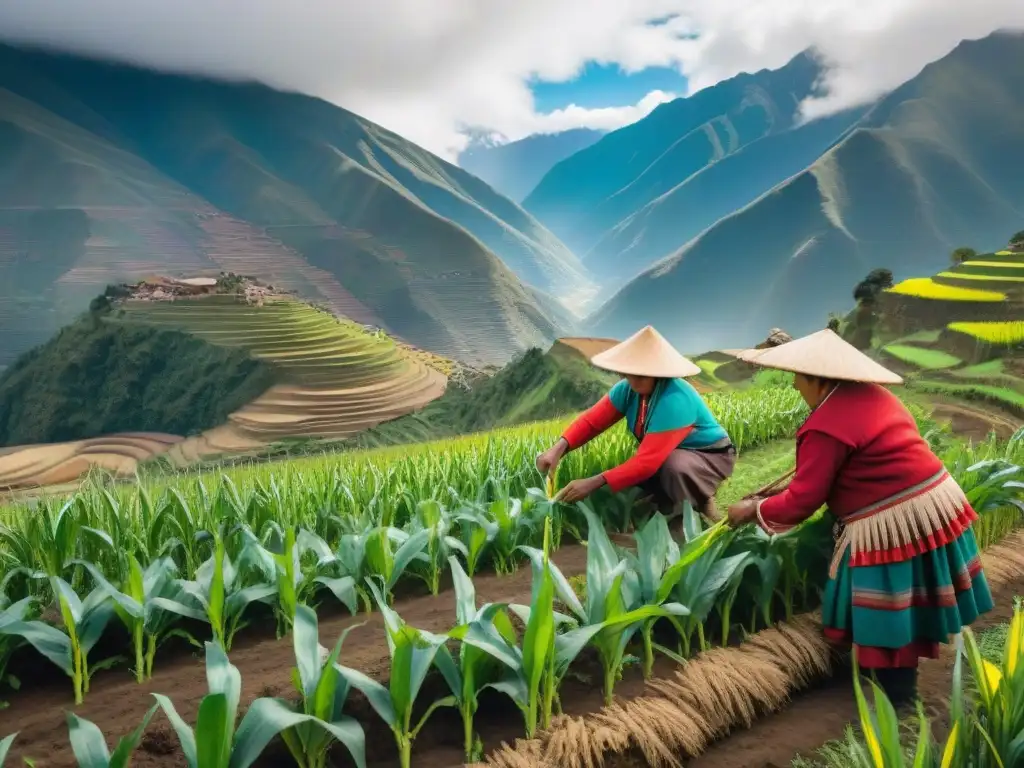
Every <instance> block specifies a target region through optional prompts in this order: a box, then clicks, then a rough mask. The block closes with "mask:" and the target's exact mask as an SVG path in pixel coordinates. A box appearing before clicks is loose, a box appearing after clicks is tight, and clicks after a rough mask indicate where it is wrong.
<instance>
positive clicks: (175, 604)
mask: <svg viewBox="0 0 1024 768" xmlns="http://www.w3.org/2000/svg"><path fill="white" fill-rule="evenodd" d="M81 565H82V566H83V567H85V569H86V570H87V571H88V572H89V573H90V574H91V575H92V577H93V579H94V580H95V581H96V584H97V585H98V586H100V587H103V588H104V589H106V590H107V592H108V593H109V594H110V596H111V599H112V600H113V602H114V611H115V612H116V613H117V616H118V618H119V619H120V620H121V623H122V624H124V626H125V629H127V630H128V633H129V634H130V635H131V638H132V647H133V650H134V652H135V679H136V680H137V681H138V682H140V683H141V682H143V681H145V680H148V679H150V678H151V677H152V676H153V661H154V659H155V657H156V650H157V648H158V647H159V646H160V645H161V644H162V643H163V641H164V640H166V639H167V638H168V637H171V636H172V635H174V634H182V635H185V633H184V632H180V631H178V630H175V629H174V628H173V623H174V620H175V616H176V615H177V616H184V617H186V618H190V619H196V620H197V621H207V620H208V619H207V617H206V614H205V613H203V612H202V611H200V610H199V609H197V608H192V607H190V606H188V605H186V604H185V603H184V602H182V601H183V599H185V597H184V591H183V589H182V587H181V585H180V584H179V583H178V581H177V580H176V579H175V578H174V574H175V571H176V566H175V564H174V561H173V560H171V559H170V558H169V557H161V558H158V559H157V560H154V561H153V562H151V563H150V564H149V565H148V566H146V569H145V571H143V569H142V566H141V565H140V564H139V561H138V560H137V559H136V558H135V556H134V555H128V578H127V580H126V581H125V583H124V585H123V587H122V588H123V589H124V591H123V592H122V591H121V590H119V589H117V588H116V587H114V586H113V585H112V584H111V583H110V582H109V581H107V579H106V577H105V576H104V575H103V574H102V573H100V571H99V569H98V568H96V566H94V565H93V564H92V563H88V562H84V561H82V562H81ZM186 636H187V635H186Z"/></svg>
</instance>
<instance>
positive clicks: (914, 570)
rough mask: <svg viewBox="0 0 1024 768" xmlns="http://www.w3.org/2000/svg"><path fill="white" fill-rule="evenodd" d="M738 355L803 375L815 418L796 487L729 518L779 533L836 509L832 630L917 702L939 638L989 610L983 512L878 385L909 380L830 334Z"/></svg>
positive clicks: (893, 690)
mask: <svg viewBox="0 0 1024 768" xmlns="http://www.w3.org/2000/svg"><path fill="white" fill-rule="evenodd" d="M737 356H738V357H739V358H740V359H742V360H745V361H746V362H749V363H753V364H755V365H757V366H760V367H764V368H775V369H777V370H783V371H791V372H793V373H795V374H796V377H795V382H794V384H795V386H796V389H797V390H798V391H799V392H800V394H801V395H803V398H804V400H806V401H807V403H808V405H810V406H811V415H810V416H809V417H808V418H807V421H806V422H804V424H803V426H802V427H801V428H800V429H799V430H798V431H797V435H796V446H797V447H796V451H797V453H796V464H797V469H796V474H795V476H794V477H793V479H792V480H791V481H790V483H789V486H788V487H787V488H785V489H783V490H781V491H778V492H776V493H775V495H773V496H771V497H769V498H758V499H751V500H747V501H741V502H740V503H738V504H735V505H733V506H732V507H730V509H729V520H730V522H731V523H732V524H734V525H740V524H743V523H750V522H756V523H757V524H758V525H760V526H761V528H762V529H764V530H765V531H766V532H768V533H780V532H782V531H785V530H787V529H788V528H792V527H793V526H795V525H797V524H799V523H800V522H802V521H804V520H806V519H807V518H808V517H810V516H811V515H813V514H814V513H815V512H816V511H817V510H818V509H819V508H820V507H822V506H823V505H826V504H827V505H828V509H829V511H830V512H831V513H832V515H834V516H835V518H836V521H837V525H836V528H837V537H836V549H835V555H834V557H833V560H832V566H831V569H830V573H829V579H828V582H827V584H826V587H825V596H824V605H823V608H822V620H823V623H824V625H825V635H826V637H828V638H829V639H830V640H832V641H833V642H835V643H838V644H843V645H845V644H848V643H852V645H853V647H854V649H855V653H856V657H857V662H858V664H859V665H860V666H861V667H863V668H865V669H867V670H870V671H873V672H874V673H875V676H876V678H877V680H878V682H879V684H880V685H881V686H882V687H883V689H884V690H885V691H886V693H887V694H888V696H889V698H890V699H891V700H892V703H893V704H894V705H895V706H898V707H904V706H907V705H910V704H912V703H913V702H914V701H915V700H916V698H917V666H918V660H919V659H921V658H932V659H934V658H936V657H937V656H938V651H939V644H940V643H947V642H949V640H950V638H951V637H952V636H954V635H956V634H958V633H959V632H960V630H961V629H962V627H964V626H965V625H967V624H971V623H972V622H973V621H974V620H975V619H977V618H978V616H979V615H981V614H983V613H986V612H988V611H990V610H991V609H992V595H991V593H990V592H989V588H988V583H987V581H986V580H985V574H984V573H983V571H982V568H981V559H980V558H979V556H978V546H977V543H976V542H975V539H974V533H973V531H972V530H971V523H972V522H973V521H974V520H976V519H977V517H978V516H977V514H976V513H975V512H974V510H973V509H972V508H971V505H970V504H969V503H968V501H967V498H966V497H965V496H964V493H963V491H962V490H961V489H960V486H959V485H957V482H956V480H954V479H953V478H952V477H951V476H950V474H949V473H948V472H947V471H946V468H945V467H944V466H943V464H942V462H941V461H940V460H939V459H938V457H937V456H935V454H934V453H932V451H931V449H930V448H929V446H928V443H927V442H926V441H925V440H924V439H923V438H922V437H921V435H920V433H919V432H918V429H917V424H916V422H915V421H914V418H913V416H911V414H910V413H909V412H908V411H907V409H906V408H905V407H904V406H903V403H901V402H900V400H899V398H897V397H896V396H895V395H893V394H892V393H891V392H889V391H888V390H887V389H885V388H884V387H882V386H880V385H882V384H900V383H902V381H903V380H902V379H901V378H900V377H899V376H897V375H896V374H894V373H892V372H891V371H888V370H886V369H885V368H883V367H882V366H881V365H879V364H878V363H876V362H875V361H874V360H872V359H871V358H869V357H867V356H866V355H864V354H862V353H861V352H859V351H858V350H857V349H856V348H854V347H853V346H851V345H850V344H847V343H846V342H845V341H843V340H842V339H841V338H840V337H839V336H837V335H836V334H835V333H833V332H832V331H827V330H826V331H821V332H819V333H815V334H813V335H811V336H806V337H804V338H802V339H797V340H795V341H791V342H789V343H787V344H782V345H780V346H778V347H775V348H772V349H767V350H746V351H744V352H740V353H738V354H737Z"/></svg>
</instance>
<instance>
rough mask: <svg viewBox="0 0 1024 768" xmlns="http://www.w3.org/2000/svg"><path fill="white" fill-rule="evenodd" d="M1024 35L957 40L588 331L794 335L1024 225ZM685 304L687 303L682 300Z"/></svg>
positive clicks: (714, 341)
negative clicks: (887, 273)
mask: <svg viewBox="0 0 1024 768" xmlns="http://www.w3.org/2000/svg"><path fill="white" fill-rule="evenodd" d="M1021 168H1024V36H1021V35H1015V34H1014V35H1011V34H997V35H993V36H990V37H988V38H985V39H984V40H979V41H972V42H965V43H962V44H961V45H960V46H959V47H957V49H956V50H954V51H953V52H952V53H950V54H949V55H948V56H947V57H945V58H944V59H942V60H940V61H938V62H935V63H933V64H930V65H929V66H927V67H926V68H925V69H924V70H923V71H922V72H921V73H920V74H919V75H918V76H917V77H916V78H914V79H913V80H911V81H909V82H907V83H906V84H904V85H903V86H901V87H900V88H899V89H898V90H896V91H894V92H893V93H892V94H890V95H889V96H888V97H886V98H885V99H883V100H882V101H881V102H879V103H878V104H877V105H876V106H875V107H873V108H872V109H871V110H870V112H869V113H868V114H866V115H865V116H864V117H863V118H862V120H861V121H860V123H859V124H858V126H857V128H856V129H855V130H854V131H852V132H851V133H850V134H849V135H848V136H847V137H846V138H844V139H843V141H842V142H841V143H839V144H838V145H837V146H835V147H833V148H832V149H831V150H829V151H828V152H827V153H825V154H824V155H823V156H822V157H821V158H820V159H819V160H818V161H817V162H815V163H814V164H813V165H812V166H811V167H810V168H809V169H807V170H806V171H804V172H802V173H800V174H798V175H796V176H795V177H793V178H792V179H790V180H788V181H786V182H784V183H782V184H780V185H779V186H777V187H776V188H774V189H773V190H771V191H770V192H769V193H767V194H765V195H763V196H762V197H761V198H759V199H758V200H757V201H755V202H754V203H752V204H750V205H749V206H747V207H745V208H743V209H742V210H740V211H737V212H736V213H734V214H732V215H730V216H728V217H727V218H724V219H722V220H721V221H719V222H718V223H717V224H715V225H714V226H713V227H711V228H710V229H708V230H707V231H705V232H703V233H702V234H701V235H700V236H699V237H697V238H696V239H694V240H693V241H691V242H690V243H688V244H687V245H686V246H685V247H684V248H682V249H681V250H680V251H678V252H677V253H675V254H674V255H672V256H670V257H668V258H666V259H664V260H662V261H661V262H659V263H657V264H655V265H653V266H652V267H650V268H649V269H648V270H647V271H645V272H644V273H643V274H641V275H640V276H638V277H637V278H636V279H634V280H633V281H631V282H630V283H629V284H627V285H626V286H625V287H624V288H623V289H622V290H621V291H620V292H619V293H618V294H616V295H615V296H614V297H613V298H612V299H611V300H610V301H609V302H608V303H607V304H606V305H605V306H603V307H602V308H601V309H599V310H598V311H597V312H596V313H595V314H594V315H593V317H592V318H590V320H589V322H588V325H589V326H590V330H591V331H593V332H596V333H600V334H601V335H612V336H614V335H619V336H621V335H625V334H627V333H630V332H633V331H635V330H636V328H637V327H638V326H640V325H642V324H644V323H653V324H654V325H656V326H657V327H658V328H659V329H660V330H661V331H662V332H663V333H665V334H666V335H667V336H668V337H669V338H670V339H672V340H673V341H674V342H676V343H678V344H680V345H681V346H682V347H683V348H685V349H708V348H721V347H735V346H740V345H742V344H745V343H749V342H752V341H755V340H756V337H757V334H758V333H760V332H762V331H763V329H764V327H765V326H779V327H783V328H785V329H786V330H787V331H789V332H791V333H793V334H801V333H805V332H809V331H813V330H816V329H818V328H821V327H822V326H823V325H824V324H825V322H826V318H827V315H828V313H829V312H830V311H836V310H843V309H844V308H846V307H848V306H849V305H850V304H851V303H852V301H851V298H850V297H851V291H852V288H853V286H854V285H855V284H856V282H858V281H859V280H860V279H861V278H863V277H864V275H865V274H866V273H867V272H868V271H869V270H870V269H872V268H875V267H886V268H888V269H890V270H892V271H893V273H894V274H895V276H896V278H897V279H901V278H902V277H906V276H912V275H922V274H932V273H934V272H937V271H939V270H940V269H941V268H942V266H943V265H944V264H947V263H948V259H949V256H948V254H949V252H950V251H951V250H952V249H953V248H954V247H955V246H958V245H962V244H964V243H970V244H972V245H974V246H975V247H977V248H978V249H979V250H982V249H994V248H996V247H997V246H999V245H1000V244H1002V243H1004V242H1005V241H1006V238H1007V237H1008V236H1009V234H1011V233H1013V232H1015V231H1017V230H1018V229H1020V222H1021V221H1022V220H1024V174H1022V173H1020V170H1019V169H1021ZM688 296H693V299H692V300H691V301H688V300H687V297H688Z"/></svg>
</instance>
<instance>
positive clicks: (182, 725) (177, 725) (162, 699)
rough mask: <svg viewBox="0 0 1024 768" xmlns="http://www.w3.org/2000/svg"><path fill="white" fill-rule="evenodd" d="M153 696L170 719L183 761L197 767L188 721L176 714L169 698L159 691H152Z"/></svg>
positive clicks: (194, 745)
mask: <svg viewBox="0 0 1024 768" xmlns="http://www.w3.org/2000/svg"><path fill="white" fill-rule="evenodd" d="M153 698H154V699H156V703H157V705H158V706H159V707H160V709H162V710H163V712H164V714H165V715H166V716H167V719H168V720H170V721H171V727H172V728H174V732H175V733H176V734H177V736H178V744H179V745H180V746H181V751H182V752H183V753H184V754H185V762H186V763H188V768H199V758H198V756H197V754H196V735H195V733H193V731H192V729H191V728H190V727H189V725H188V723H186V722H185V721H184V720H182V719H181V715H179V714H178V710H176V709H175V708H174V703H173V702H172V701H171V700H170V699H169V698H167V697H166V696H164V695H163V694H161V693H154V694H153ZM203 768H206V766H203Z"/></svg>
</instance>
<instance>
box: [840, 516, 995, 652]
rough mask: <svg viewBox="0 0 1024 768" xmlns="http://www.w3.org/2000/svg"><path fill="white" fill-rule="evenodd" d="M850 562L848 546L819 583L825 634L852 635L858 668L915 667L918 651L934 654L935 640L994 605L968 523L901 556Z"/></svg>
mask: <svg viewBox="0 0 1024 768" xmlns="http://www.w3.org/2000/svg"><path fill="white" fill-rule="evenodd" d="M849 561H850V553H849V550H847V552H846V553H845V554H844V556H843V558H842V560H841V561H840V563H839V567H838V569H837V572H836V575H835V577H834V578H830V579H829V580H828V582H827V583H826V585H825V599H824V605H823V607H822V621H823V623H824V625H825V636H826V637H827V638H828V639H829V640H831V641H832V642H834V643H837V644H841V645H846V644H849V643H851V642H852V644H853V646H854V648H855V650H856V654H857V663H858V664H859V665H860V666H861V667H865V668H869V669H872V668H874V669H877V668H883V667H914V666H917V662H918V659H920V658H936V657H937V656H938V652H939V644H940V643H948V642H950V641H951V638H952V636H954V635H956V634H958V633H959V632H960V631H961V629H963V627H965V626H967V625H969V624H971V623H973V622H974V620H975V619H977V618H978V616H980V615H981V614H983V613H987V612H988V611H990V610H992V593H991V592H990V591H989V588H988V582H987V581H986V580H985V573H984V571H983V570H982V567H981V558H980V557H979V555H978V544H977V542H976V541H975V539H974V532H973V531H972V530H971V529H970V528H967V529H966V530H964V531H963V532H962V533H961V534H960V535H959V536H958V537H957V538H955V539H953V540H952V541H951V542H949V543H948V544H945V545H943V546H939V547H936V548H935V549H932V550H930V551H928V552H923V553H921V554H919V555H916V556H914V557H911V558H909V559H907V560H903V561H902V562H898V563H886V564H882V565H862V566H855V567H851V566H850V565H849Z"/></svg>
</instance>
